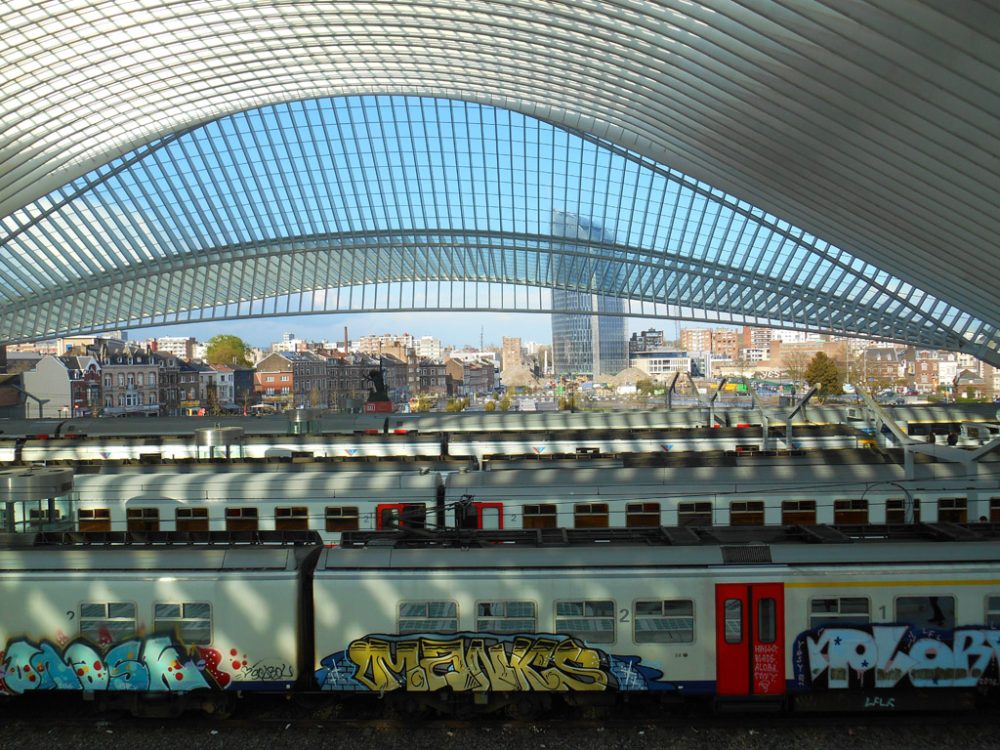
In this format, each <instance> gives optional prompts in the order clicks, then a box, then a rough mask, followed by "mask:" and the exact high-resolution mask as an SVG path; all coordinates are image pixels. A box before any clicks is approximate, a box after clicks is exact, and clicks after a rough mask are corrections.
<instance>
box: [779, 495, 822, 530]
mask: <svg viewBox="0 0 1000 750" xmlns="http://www.w3.org/2000/svg"><path fill="white" fill-rule="evenodd" d="M781 523H783V524H785V525H787V526H791V525H796V524H801V525H803V526H815V525H816V501H815V500H785V501H784V502H782V503H781Z"/></svg>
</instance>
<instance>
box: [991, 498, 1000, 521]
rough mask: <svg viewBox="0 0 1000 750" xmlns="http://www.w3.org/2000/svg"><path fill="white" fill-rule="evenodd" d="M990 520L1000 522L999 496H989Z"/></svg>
mask: <svg viewBox="0 0 1000 750" xmlns="http://www.w3.org/2000/svg"><path fill="white" fill-rule="evenodd" d="M990 522H991V523H998V522H1000V497H991V498H990Z"/></svg>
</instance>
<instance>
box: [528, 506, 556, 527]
mask: <svg viewBox="0 0 1000 750" xmlns="http://www.w3.org/2000/svg"><path fill="white" fill-rule="evenodd" d="M531 508H533V509H535V510H534V512H529V509H531ZM543 508H545V509H548V508H551V509H552V512H551V513H548V512H545V513H543V512H541V511H542V509H543ZM528 518H532V519H550V518H551V519H552V524H551V525H549V524H548V523H547V522H546V523H541V524H537V525H536V524H532V525H531V526H525V521H527V520H528ZM558 526H559V508H558V507H557V506H556V504H555V503H528V504H527V505H524V506H522V507H521V528H522V529H555V528H557V527H558Z"/></svg>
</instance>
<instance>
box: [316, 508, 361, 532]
mask: <svg viewBox="0 0 1000 750" xmlns="http://www.w3.org/2000/svg"><path fill="white" fill-rule="evenodd" d="M331 511H340V512H339V513H331ZM345 511H354V512H353V514H351V513H346V512H345ZM331 519H343V520H347V521H349V520H351V519H353V520H354V525H353V526H350V525H347V526H345V525H343V520H342V521H341V525H340V526H339V527H338V528H330V521H331ZM323 522H324V527H325V528H326V530H327V531H330V532H340V531H357V530H358V529H360V528H361V508H360V507H359V506H357V505H327V506H326V507H325V508H323ZM335 525H336V522H335Z"/></svg>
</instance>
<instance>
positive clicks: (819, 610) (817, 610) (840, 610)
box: [809, 596, 871, 628]
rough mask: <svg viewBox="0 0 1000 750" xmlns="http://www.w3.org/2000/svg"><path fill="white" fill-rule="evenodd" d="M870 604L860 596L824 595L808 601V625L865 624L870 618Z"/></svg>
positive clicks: (815, 626) (811, 626)
mask: <svg viewBox="0 0 1000 750" xmlns="http://www.w3.org/2000/svg"><path fill="white" fill-rule="evenodd" d="M870 612H871V605H870V604H869V602H868V600H867V599H865V598H864V597H862V596H842V597H839V598H838V597H824V598H822V599H813V600H812V601H810V602H809V627H810V628H817V627H819V626H820V625H843V624H845V623H850V624H857V625H861V624H865V623H867V622H869V621H870V620H871V614H870Z"/></svg>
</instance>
